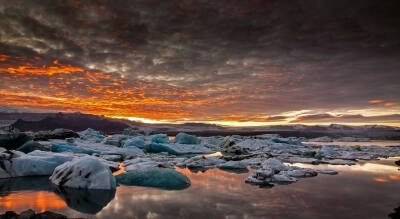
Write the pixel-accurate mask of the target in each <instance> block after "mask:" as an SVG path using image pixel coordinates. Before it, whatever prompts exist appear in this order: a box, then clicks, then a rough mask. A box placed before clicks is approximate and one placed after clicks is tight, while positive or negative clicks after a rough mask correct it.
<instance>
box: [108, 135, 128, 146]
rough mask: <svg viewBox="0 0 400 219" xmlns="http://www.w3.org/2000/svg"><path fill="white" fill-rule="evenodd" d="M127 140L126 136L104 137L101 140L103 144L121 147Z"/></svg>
mask: <svg viewBox="0 0 400 219" xmlns="http://www.w3.org/2000/svg"><path fill="white" fill-rule="evenodd" d="M127 138H128V136H126V135H112V136H110V137H106V138H105V139H104V140H103V144H108V145H113V146H117V147H121V146H122V145H123V144H124V141H125V140H126V139H127Z"/></svg>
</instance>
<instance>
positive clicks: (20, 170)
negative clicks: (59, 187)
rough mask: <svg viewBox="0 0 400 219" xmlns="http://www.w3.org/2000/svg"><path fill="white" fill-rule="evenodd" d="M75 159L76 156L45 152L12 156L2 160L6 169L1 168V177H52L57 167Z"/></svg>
mask: <svg viewBox="0 0 400 219" xmlns="http://www.w3.org/2000/svg"><path fill="white" fill-rule="evenodd" d="M20 153H22V152H20ZM73 158H74V156H72V155H66V154H58V153H52V152H45V151H33V152H31V153H29V154H23V153H22V154H12V156H10V157H8V158H6V159H3V160H2V162H3V164H4V165H3V166H4V168H3V167H2V168H1V171H0V172H1V174H0V175H1V176H2V177H3V178H7V177H18V176H43V175H51V174H52V173H53V170H54V169H55V168H56V167H57V166H59V165H60V164H63V163H65V162H67V161H70V160H72V159H73ZM5 173H6V174H5Z"/></svg>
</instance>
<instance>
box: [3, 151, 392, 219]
mask: <svg viewBox="0 0 400 219" xmlns="http://www.w3.org/2000/svg"><path fill="white" fill-rule="evenodd" d="M398 159H399V158H392V159H387V160H380V161H371V162H363V163H360V164H357V165H354V166H333V165H318V166H312V165H311V166H308V167H312V168H331V169H335V170H337V171H339V174H338V175H335V176H331V175H323V174H320V175H318V176H317V177H313V178H306V179H301V180H300V181H299V182H297V183H294V184H290V185H277V186H274V187H272V188H259V187H257V186H252V185H248V184H245V183H244V179H245V178H246V177H247V176H248V174H249V173H244V174H237V173H230V172H226V171H222V170H219V169H211V170H207V171H205V172H201V171H199V172H192V171H190V170H189V169H179V168H177V171H179V172H181V173H183V174H185V175H186V176H188V177H189V178H190V180H191V182H192V185H191V186H190V187H189V188H187V189H185V190H179V191H167V190H161V189H155V188H147V187H136V186H119V187H118V188H117V191H116V193H115V197H114V194H105V193H104V192H97V193H90V192H88V193H85V192H82V191H79V190H78V191H66V190H65V191H58V190H56V191H57V194H59V197H58V196H57V195H55V194H54V193H52V192H51V191H52V190H51V188H49V186H48V182H47V184H46V182H45V181H42V182H37V183H33V182H31V180H23V181H22V182H24V183H8V184H7V183H6V184H4V183H3V184H1V187H0V188H1V192H2V194H3V196H1V198H3V199H2V200H4V198H6V197H8V198H10V197H11V198H12V197H13V196H12V195H14V194H17V195H20V197H19V199H20V200H23V204H20V205H19V206H23V208H17V206H13V205H10V204H8V205H6V204H4V203H5V202H1V209H2V211H3V212H4V211H5V210H16V211H22V210H26V209H27V208H31V205H34V206H36V207H35V209H36V210H41V209H40V208H39V207H38V206H39V204H37V202H30V200H29V199H31V200H35V201H37V200H45V203H46V204H47V206H46V210H56V211H58V212H60V213H65V214H66V215H68V216H70V217H87V215H85V214H84V213H77V212H76V211H74V210H71V209H75V210H77V211H80V212H87V213H92V214H93V213H95V212H97V213H96V215H94V216H92V217H96V218H149V217H151V218H191V219H195V218H296V219H297V218H385V217H388V215H389V214H391V215H396V214H398V210H397V211H396V210H395V213H390V212H393V208H394V207H396V206H398V205H399V199H398V198H399V197H398V193H397V192H394V191H399V190H400V183H399V178H400V175H399V173H400V171H398V167H396V166H395V164H394V161H395V160H398ZM296 165H304V164H296ZM304 166H307V165H304ZM383 181H384V182H383ZM27 183H28V184H29V183H30V184H29V185H28V184H27ZM35 188H36V189H35ZM27 190H29V191H27ZM34 190H36V191H34ZM28 193H30V194H35V196H32V195H27V194H28ZM39 194H41V195H42V196H43V194H45V195H44V196H46V195H47V194H52V195H53V196H52V198H50V197H48V198H45V199H43V198H40V195H39ZM103 196H104V197H103ZM60 197H62V198H60ZM113 197H114V198H113ZM111 199H112V200H111ZM55 200H58V201H60V202H61V204H64V205H63V206H61V205H60V206H56V203H57V202H56V201H55ZM64 200H65V201H64ZM109 200H111V201H110V202H109V203H108V201H109ZM8 203H11V201H9V202H8ZM18 203H19V202H18ZM29 203H34V204H29ZM67 204H68V206H66V205H67ZM104 206H105V207H104ZM396 212H397V213H396Z"/></svg>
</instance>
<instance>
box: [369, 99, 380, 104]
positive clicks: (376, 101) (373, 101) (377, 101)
mask: <svg viewBox="0 0 400 219" xmlns="http://www.w3.org/2000/svg"><path fill="white" fill-rule="evenodd" d="M368 102H369V103H371V104H376V103H383V100H370V101H368Z"/></svg>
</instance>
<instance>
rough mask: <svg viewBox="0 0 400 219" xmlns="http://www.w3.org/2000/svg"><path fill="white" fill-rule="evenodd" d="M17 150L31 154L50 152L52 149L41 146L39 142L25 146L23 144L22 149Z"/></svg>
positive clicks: (31, 142) (32, 142)
mask: <svg viewBox="0 0 400 219" xmlns="http://www.w3.org/2000/svg"><path fill="white" fill-rule="evenodd" d="M16 150H17V151H22V152H24V153H30V152H32V151H35V150H40V151H50V148H48V147H45V146H44V145H42V144H40V143H39V142H37V141H28V142H26V143H25V144H23V145H22V146H21V147H19V148H17V149H16Z"/></svg>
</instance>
